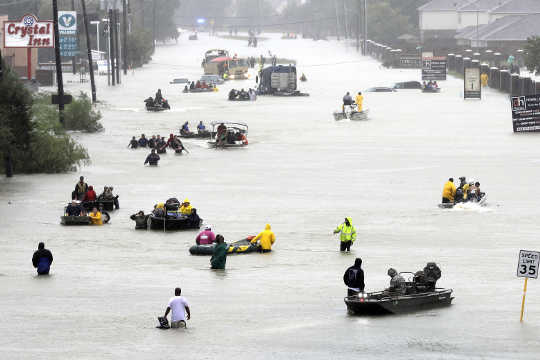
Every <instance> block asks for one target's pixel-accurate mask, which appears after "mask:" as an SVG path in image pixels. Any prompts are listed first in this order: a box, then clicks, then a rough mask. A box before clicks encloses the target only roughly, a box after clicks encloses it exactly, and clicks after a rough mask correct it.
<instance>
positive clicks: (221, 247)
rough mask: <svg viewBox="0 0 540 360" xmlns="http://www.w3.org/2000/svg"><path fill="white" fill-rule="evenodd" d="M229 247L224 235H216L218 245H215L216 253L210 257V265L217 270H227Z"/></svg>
mask: <svg viewBox="0 0 540 360" xmlns="http://www.w3.org/2000/svg"><path fill="white" fill-rule="evenodd" d="M227 248H228V245H227V244H226V243H225V238H224V237H223V235H219V234H218V235H217V236H216V246H215V247H214V254H213V255H212V257H211V258H210V267H211V268H212V269H215V270H225V264H226V263H227Z"/></svg>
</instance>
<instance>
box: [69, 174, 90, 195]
mask: <svg viewBox="0 0 540 360" xmlns="http://www.w3.org/2000/svg"><path fill="white" fill-rule="evenodd" d="M87 191H88V184H87V183H85V182H84V176H81V177H80V178H79V182H78V183H77V184H75V191H73V196H72V198H73V199H74V200H82V199H83V197H84V194H86V192H87Z"/></svg>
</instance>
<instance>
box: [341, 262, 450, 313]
mask: <svg viewBox="0 0 540 360" xmlns="http://www.w3.org/2000/svg"><path fill="white" fill-rule="evenodd" d="M429 264H430V263H428V265H429ZM399 276H400V277H402V278H403V279H406V280H405V281H404V282H403V291H398V292H393V291H389V290H384V291H377V292H371V293H362V292H361V293H358V294H356V295H351V296H347V297H345V298H344V301H345V304H346V305H347V310H348V311H349V313H351V314H355V315H383V314H401V313H409V312H414V311H421V310H427V309H433V308H438V307H444V306H449V305H451V303H452V300H453V299H454V297H453V296H452V293H453V290H452V289H443V288H436V287H435V284H433V288H432V289H428V288H426V286H425V283H419V282H417V281H415V274H414V273H412V272H400V273H399ZM439 277H440V274H439Z"/></svg>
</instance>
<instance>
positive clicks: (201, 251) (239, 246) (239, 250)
mask: <svg viewBox="0 0 540 360" xmlns="http://www.w3.org/2000/svg"><path fill="white" fill-rule="evenodd" d="M253 238H254V236H248V237H247V238H245V239H242V240H239V241H235V242H233V243H230V244H229V246H228V248H227V254H229V255H232V254H249V253H253V252H257V251H259V245H257V244H252V243H251V240H252V239H253ZM214 247H215V244H207V245H193V246H192V247H190V248H189V253H190V254H191V255H213V254H214Z"/></svg>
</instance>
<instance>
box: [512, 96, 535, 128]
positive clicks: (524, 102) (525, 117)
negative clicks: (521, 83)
mask: <svg viewBox="0 0 540 360" xmlns="http://www.w3.org/2000/svg"><path fill="white" fill-rule="evenodd" d="M510 101H511V106H512V124H513V127H514V132H538V131H540V94H536V95H526V96H512V97H511V98H510Z"/></svg>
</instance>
